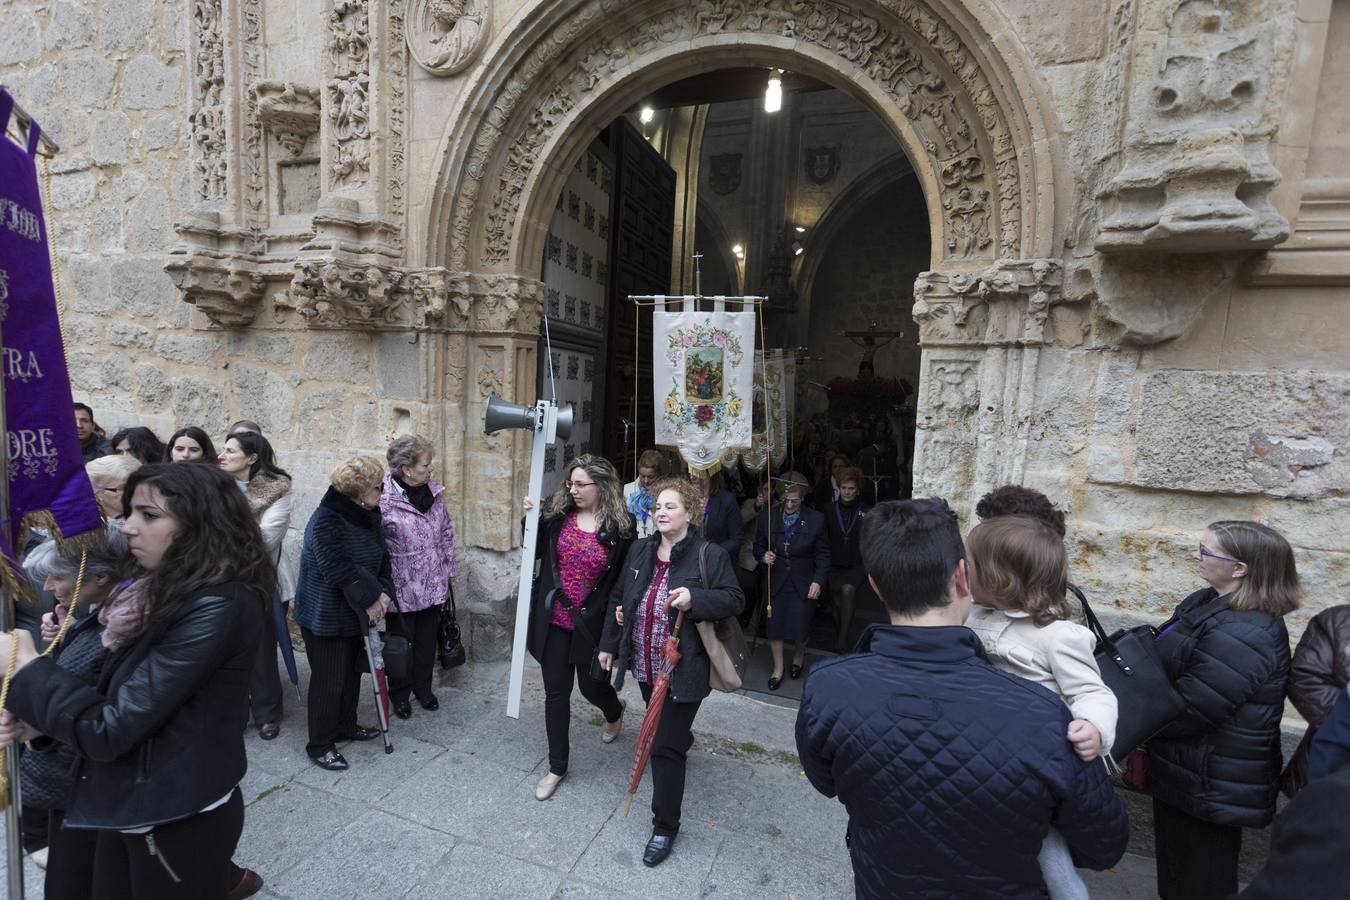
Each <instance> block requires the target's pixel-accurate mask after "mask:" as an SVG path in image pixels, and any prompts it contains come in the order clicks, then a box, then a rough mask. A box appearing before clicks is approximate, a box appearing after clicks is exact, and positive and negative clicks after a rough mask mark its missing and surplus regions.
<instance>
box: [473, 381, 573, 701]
mask: <svg viewBox="0 0 1350 900" xmlns="http://www.w3.org/2000/svg"><path fill="white" fill-rule="evenodd" d="M572 413H573V407H572V404H570V403H569V404H567V406H566V407H565V408H564V409H561V410H560V409H558V407H557V405H556V404H554V403H553V401H551V400H540V401H539V402H537V403H535V405H534V406H520V405H518V404H515V403H507V402H506V401H505V400H503V399H502V398H501V397H498V396H497V395H496V394H495V393H494V394H493V395H492V396H490V397H488V401H487V408H486V409H485V410H484V411H483V432H484V433H485V434H496V433H497V432H499V431H501V430H503V429H505V428H522V429H524V430H526V431H531V432H533V437H534V446H533V447H532V448H531V453H530V490H529V493H528V494H527V495H526V496H528V497H529V498H530V499H531V500H532V501H533V502H532V503H531V505H530V508H529V509H528V510H526V512H525V536H524V540H523V541H522V542H521V548H520V582H519V584H518V585H517V587H516V631H515V639H514V640H513V641H512V644H511V681H510V683H509V685H508V687H507V690H506V714H507V715H508V716H510V717H511V718H513V719H519V718H520V694H521V688H522V686H523V683H524V680H525V633H526V629H527V628H528V627H529V620H530V591H531V587H532V584H533V581H534V549H535V545H536V543H537V542H538V539H539V505H540V501H541V500H542V499H543V498H541V497H540V494H541V493H542V492H543V489H544V450H545V449H546V448H547V447H548V446H549V445H550V444H552V443H553V442H554V441H556V440H564V441H565V440H567V439H568V438H569V437H570V436H571V435H572Z"/></svg>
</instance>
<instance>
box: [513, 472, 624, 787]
mask: <svg viewBox="0 0 1350 900" xmlns="http://www.w3.org/2000/svg"><path fill="white" fill-rule="evenodd" d="M564 472H566V475H567V478H566V480H565V481H564V482H563V483H562V484H561V485H559V486H558V490H557V492H556V493H555V494H554V495H553V499H552V500H551V501H550V503H549V506H548V509H547V512H546V517H545V518H544V521H543V522H542V523H541V524H540V526H539V528H540V534H539V540H538V542H537V543H536V545H535V546H536V550H535V562H536V565H537V566H538V572H539V574H538V577H537V578H536V579H535V584H534V593H533V596H532V598H531V603H530V630H529V634H528V646H529V650H530V655H531V656H533V657H534V658H535V659H537V660H538V661H539V668H540V669H541V674H542V675H543V676H544V730H545V732H546V733H547V735H548V771H547V772H545V773H544V776H543V777H542V778H540V779H539V783H538V784H537V785H535V788H534V796H535V799H536V800H547V799H549V798H550V797H552V796H553V794H554V793H555V792H556V791H557V790H558V785H559V783H561V782H562V780H563V777H564V776H566V775H567V763H568V757H569V756H570V755H571V744H570V735H569V731H570V729H571V723H572V685H573V683H574V682H575V684H576V685H577V686H579V687H580V688H581V696H583V697H585V698H586V699H587V700H589V701H590V702H591V703H592V704H594V705H595V706H596V707H597V708H599V710H600V712H601V714H602V715H603V716H604V717H605V724H604V725H603V726H602V727H601V730H600V740H601V742H602V743H606V744H609V743H613V742H614V740H615V738H617V737H618V736H619V730H620V728H622V727H623V709H624V706H623V702H622V701H621V700H619V695H618V693H617V692H616V691H615V690H614V688H613V687H612V686H610V683H609V681H608V680H603V681H602V680H600V679H598V678H595V677H593V676H592V674H591V662H592V660H593V659H594V657H595V652H596V645H597V643H598V642H599V640H600V632H601V630H602V629H603V628H604V626H605V611H606V610H607V609H608V606H609V592H610V589H611V588H613V587H614V582H615V580H616V579H617V578H618V577H619V571H620V570H621V569H622V567H623V559H624V555H625V554H626V553H627V552H628V545H629V544H631V543H632V541H633V534H634V531H635V525H634V519H633V515H632V514H631V513H630V512H628V507H627V504H625V503H624V499H623V483H622V482H621V481H619V473H618V472H616V471H615V470H614V466H613V465H611V464H610V462H609V460H607V459H603V458H602V457H599V456H593V455H591V454H589V453H587V454H583V455H581V456H579V457H577V458H576V459H574V460H572V461H571V462H569V463H568V464H567V468H566V469H564ZM525 503H526V508H527V509H528V508H529V507H530V506H531V505H532V503H533V501H531V500H530V499H528V498H527V499H526V501H525Z"/></svg>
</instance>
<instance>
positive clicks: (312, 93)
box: [253, 81, 319, 156]
mask: <svg viewBox="0 0 1350 900" xmlns="http://www.w3.org/2000/svg"><path fill="white" fill-rule="evenodd" d="M253 95H254V97H255V98H256V101H257V104H258V117H259V119H260V120H261V121H262V123H263V125H264V126H266V128H267V130H268V131H270V132H272V133H273V134H275V135H276V136H277V140H279V141H280V142H281V145H282V146H283V147H285V148H286V150H287V151H288V152H289V153H290V154H291V155H292V156H299V155H300V153H301V152H302V151H303V150H304V149H305V142H306V141H307V140H308V139H309V136H310V135H311V134H314V133H315V132H316V131H318V130H319V91H318V89H317V88H312V87H309V86H307V85H303V84H296V83H294V82H291V81H260V82H258V83H257V84H256V85H254V86H253Z"/></svg>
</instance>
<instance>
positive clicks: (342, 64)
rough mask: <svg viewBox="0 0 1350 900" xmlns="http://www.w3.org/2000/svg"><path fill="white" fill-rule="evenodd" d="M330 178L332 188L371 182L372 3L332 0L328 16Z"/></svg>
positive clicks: (325, 91) (325, 93) (359, 0)
mask: <svg viewBox="0 0 1350 900" xmlns="http://www.w3.org/2000/svg"><path fill="white" fill-rule="evenodd" d="M327 68H328V78H327V79H326V80H325V82H324V96H325V98H326V101H327V103H326V105H327V109H328V121H329V136H328V151H329V163H328V175H329V181H330V182H331V184H332V185H333V186H334V187H339V186H342V185H362V184H365V183H366V182H367V181H368V180H369V177H370V101H369V97H368V94H367V92H368V90H369V87H370V2H369V0H333V7H332V10H331V11H330V12H329V14H328V66H327Z"/></svg>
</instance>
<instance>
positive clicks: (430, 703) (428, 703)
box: [417, 694, 441, 712]
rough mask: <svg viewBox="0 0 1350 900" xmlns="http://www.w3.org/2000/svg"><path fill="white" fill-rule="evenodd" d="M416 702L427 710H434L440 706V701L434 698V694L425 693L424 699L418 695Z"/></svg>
mask: <svg viewBox="0 0 1350 900" xmlns="http://www.w3.org/2000/svg"><path fill="white" fill-rule="evenodd" d="M417 702H418V703H420V704H421V705H422V708H423V709H425V710H426V711H427V712H435V711H436V710H438V709H440V708H441V701H439V700H437V699H436V695H435V694H427V696H426V698H425V699H423V698H421V697H418V698H417Z"/></svg>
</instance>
